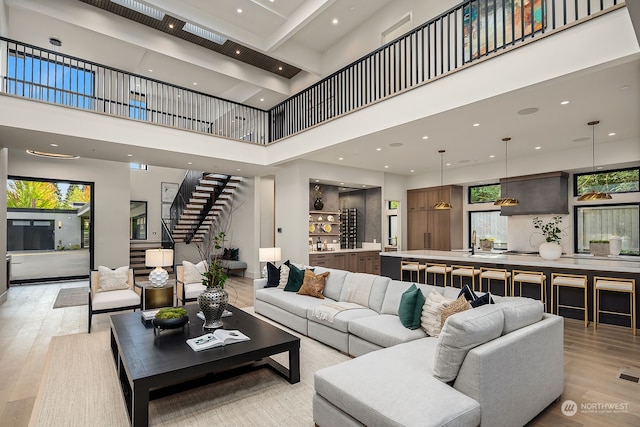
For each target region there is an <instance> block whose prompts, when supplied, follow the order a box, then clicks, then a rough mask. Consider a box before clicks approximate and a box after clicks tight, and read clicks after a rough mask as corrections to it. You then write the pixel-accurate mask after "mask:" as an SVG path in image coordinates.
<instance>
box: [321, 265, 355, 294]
mask: <svg viewBox="0 0 640 427" xmlns="http://www.w3.org/2000/svg"><path fill="white" fill-rule="evenodd" d="M327 271H328V272H329V277H327V282H326V283H325V285H324V291H323V292H322V293H323V295H324V296H325V297H327V298H331V299H332V300H335V301H338V299H339V298H340V293H341V292H342V285H343V283H344V280H345V277H347V275H348V274H350V273H349V272H348V271H344V270H336V269H333V268H324V267H315V268H314V270H313V272H314V273H315V274H322V273H326V272H327Z"/></svg>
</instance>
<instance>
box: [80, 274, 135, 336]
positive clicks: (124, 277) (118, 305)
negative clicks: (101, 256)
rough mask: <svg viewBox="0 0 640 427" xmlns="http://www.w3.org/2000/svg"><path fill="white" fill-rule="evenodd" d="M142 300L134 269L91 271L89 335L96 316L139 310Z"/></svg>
mask: <svg viewBox="0 0 640 427" xmlns="http://www.w3.org/2000/svg"><path fill="white" fill-rule="evenodd" d="M141 298H142V297H141V293H140V290H139V288H136V287H135V281H134V275H133V269H131V268H129V267H120V268H118V269H116V270H111V269H109V268H107V267H98V270H91V274H90V276H89V322H88V328H87V329H88V333H91V319H92V317H93V315H94V314H100V313H109V312H113V311H122V310H136V309H139V308H140V307H141V303H142V299H141Z"/></svg>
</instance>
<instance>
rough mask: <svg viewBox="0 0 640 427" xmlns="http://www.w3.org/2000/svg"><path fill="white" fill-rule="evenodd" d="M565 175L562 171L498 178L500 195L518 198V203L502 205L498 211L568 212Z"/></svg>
mask: <svg viewBox="0 0 640 427" xmlns="http://www.w3.org/2000/svg"><path fill="white" fill-rule="evenodd" d="M568 179H569V175H568V174H567V173H565V172H551V173H545V174H537V175H526V176H518V177H513V178H507V179H504V178H503V179H501V180H500V183H501V190H502V195H503V196H505V195H506V196H509V197H513V198H515V199H518V200H519V201H520V204H519V205H517V206H503V207H502V208H501V211H500V212H501V213H500V215H505V216H509V215H539V214H568V213H569V191H568ZM505 186H506V189H505Z"/></svg>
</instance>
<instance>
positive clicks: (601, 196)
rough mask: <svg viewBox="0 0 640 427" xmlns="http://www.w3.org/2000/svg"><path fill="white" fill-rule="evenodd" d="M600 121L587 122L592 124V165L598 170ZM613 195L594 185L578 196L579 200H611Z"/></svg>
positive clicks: (593, 168) (594, 169) (593, 169)
mask: <svg viewBox="0 0 640 427" xmlns="http://www.w3.org/2000/svg"><path fill="white" fill-rule="evenodd" d="M599 123H600V121H598V120H594V121H592V122H589V123H587V124H588V125H589V126H591V167H592V171H593V172H595V171H596V131H595V129H596V125H597V124H599ZM611 198H612V197H611V195H610V194H609V193H607V192H602V191H598V190H597V189H596V188H594V187H592V188H591V191H590V192H588V193H584V194H583V195H582V196H580V197H578V201H579V202H585V201H591V200H609V199H611Z"/></svg>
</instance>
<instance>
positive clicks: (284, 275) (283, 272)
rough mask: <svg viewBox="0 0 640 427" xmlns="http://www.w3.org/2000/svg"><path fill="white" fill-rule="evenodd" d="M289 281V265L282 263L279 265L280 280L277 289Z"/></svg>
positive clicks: (283, 286) (282, 287)
mask: <svg viewBox="0 0 640 427" xmlns="http://www.w3.org/2000/svg"><path fill="white" fill-rule="evenodd" d="M288 281H289V266H288V265H287V264H282V265H281V266H280V281H279V282H278V289H284V288H285V286H287V282H288Z"/></svg>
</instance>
